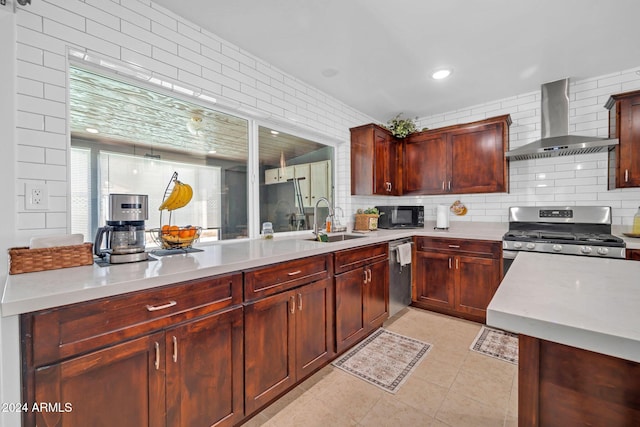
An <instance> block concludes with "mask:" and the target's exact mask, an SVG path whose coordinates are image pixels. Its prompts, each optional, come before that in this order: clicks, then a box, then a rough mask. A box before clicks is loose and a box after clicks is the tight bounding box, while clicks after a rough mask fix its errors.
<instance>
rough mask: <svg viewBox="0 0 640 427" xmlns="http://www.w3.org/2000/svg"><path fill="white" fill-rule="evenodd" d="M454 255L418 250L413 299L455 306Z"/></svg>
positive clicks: (438, 305) (439, 305)
mask: <svg viewBox="0 0 640 427" xmlns="http://www.w3.org/2000/svg"><path fill="white" fill-rule="evenodd" d="M453 261H454V259H453V256H451V255H447V254H443V253H436V252H422V251H417V252H416V262H415V270H414V271H415V278H414V290H413V300H414V301H417V302H420V303H424V304H427V305H431V306H435V307H442V308H453V306H454V279H455V277H454V275H453V274H452V271H453V270H452V269H453Z"/></svg>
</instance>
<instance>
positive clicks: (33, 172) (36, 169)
mask: <svg viewBox="0 0 640 427" xmlns="http://www.w3.org/2000/svg"><path fill="white" fill-rule="evenodd" d="M16 177H17V178H19V179H41V180H56V181H65V180H66V179H67V168H66V167H65V166H61V165H48V164H41V163H31V162H26V161H18V167H17V168H16Z"/></svg>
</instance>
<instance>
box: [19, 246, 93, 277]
mask: <svg viewBox="0 0 640 427" xmlns="http://www.w3.org/2000/svg"><path fill="white" fill-rule="evenodd" d="M91 264H93V243H83V244H81V245H71V246H55V247H52V248H38V249H29V248H27V247H23V248H11V249H9V274H21V273H32V272H34V271H46V270H56V269H58V268H67V267H77V266H80V265H91Z"/></svg>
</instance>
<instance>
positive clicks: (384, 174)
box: [373, 129, 397, 195]
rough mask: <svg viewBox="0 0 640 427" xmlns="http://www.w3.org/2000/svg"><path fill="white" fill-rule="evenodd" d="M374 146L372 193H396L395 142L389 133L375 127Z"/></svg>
mask: <svg viewBox="0 0 640 427" xmlns="http://www.w3.org/2000/svg"><path fill="white" fill-rule="evenodd" d="M374 147H375V165H374V169H373V194H379V195H390V194H396V193H395V189H396V186H397V184H396V182H395V181H396V173H397V167H396V161H397V159H396V153H395V148H396V143H395V141H394V140H393V139H392V138H391V136H390V135H389V134H387V133H386V132H382V131H380V130H378V129H376V131H375V133H374Z"/></svg>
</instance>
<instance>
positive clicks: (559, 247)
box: [551, 245, 562, 252]
mask: <svg viewBox="0 0 640 427" xmlns="http://www.w3.org/2000/svg"><path fill="white" fill-rule="evenodd" d="M551 249H553V251H554V252H560V251H561V250H562V245H553V247H552V248H551Z"/></svg>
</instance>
